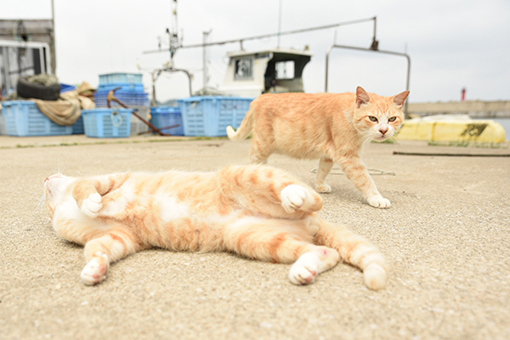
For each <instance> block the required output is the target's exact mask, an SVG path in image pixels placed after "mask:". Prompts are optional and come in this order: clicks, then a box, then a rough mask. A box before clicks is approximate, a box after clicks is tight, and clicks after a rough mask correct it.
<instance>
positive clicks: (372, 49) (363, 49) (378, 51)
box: [324, 33, 411, 115]
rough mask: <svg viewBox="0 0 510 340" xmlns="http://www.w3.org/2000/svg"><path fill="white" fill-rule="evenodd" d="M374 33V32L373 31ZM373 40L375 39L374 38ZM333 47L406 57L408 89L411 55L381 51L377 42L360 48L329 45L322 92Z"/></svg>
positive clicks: (405, 109) (407, 87) (326, 89)
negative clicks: (369, 46) (368, 46)
mask: <svg viewBox="0 0 510 340" xmlns="http://www.w3.org/2000/svg"><path fill="white" fill-rule="evenodd" d="M374 34H375V33H374ZM374 41H375V39H374ZM334 48H342V49H349V50H356V51H367V52H377V53H383V54H390V55H395V56H399V57H405V58H406V59H407V81H406V90H408V91H409V78H410V76H411V57H410V56H409V55H408V54H406V53H399V52H392V51H381V50H379V49H378V48H377V44H375V45H374V44H372V47H371V48H362V47H354V46H345V45H336V44H333V45H331V46H329V48H328V51H327V52H326V81H325V87H324V92H328V71H329V55H330V53H331V50H333V49H334ZM407 104H408V100H406V104H405V107H404V114H405V115H407Z"/></svg>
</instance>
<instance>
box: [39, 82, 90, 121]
mask: <svg viewBox="0 0 510 340" xmlns="http://www.w3.org/2000/svg"><path fill="white" fill-rule="evenodd" d="M94 91H95V89H94V88H93V87H92V86H91V85H90V84H89V83H87V82H83V83H82V84H81V85H80V86H78V88H77V89H76V90H74V91H68V92H64V93H61V94H60V99H58V100H55V101H48V100H40V99H33V98H32V99H29V100H32V101H34V102H35V103H36V104H37V107H38V108H39V110H41V112H42V113H44V114H45V115H46V116H47V117H48V118H49V119H51V120H52V121H53V122H55V123H57V124H60V125H67V126H69V125H73V124H74V123H76V121H77V120H78V119H79V118H80V116H81V110H82V109H83V110H91V109H94V108H95V107H96V104H95V103H94V101H93V100H92V99H90V98H89V96H90V95H91V94H92V93H93V92H94Z"/></svg>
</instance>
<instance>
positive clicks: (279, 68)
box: [275, 60, 294, 79]
mask: <svg viewBox="0 0 510 340" xmlns="http://www.w3.org/2000/svg"><path fill="white" fill-rule="evenodd" d="M275 67H276V79H294V60H287V61H277V62H276V63H275Z"/></svg>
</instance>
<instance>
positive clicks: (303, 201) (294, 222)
mask: <svg viewBox="0 0 510 340" xmlns="http://www.w3.org/2000/svg"><path fill="white" fill-rule="evenodd" d="M45 191H46V197H47V206H48V211H49V214H50V217H51V219H52V224H53V228H54V229H55V231H56V232H57V233H58V234H59V235H60V236H61V237H63V238H65V239H67V240H69V241H72V242H75V243H78V244H80V245H84V246H85V259H86V262H87V264H86V266H85V268H84V269H83V271H82V274H81V277H82V280H83V282H84V283H86V284H90V285H92V284H98V283H100V282H102V281H103V280H105V279H106V276H107V273H108V270H109V265H110V263H111V262H114V261H117V260H120V259H122V258H124V257H126V256H128V255H130V254H133V253H135V252H137V251H140V250H143V249H148V248H152V247H161V248H167V249H172V250H178V251H202V252H206V251H207V252H208V251H228V252H234V253H237V254H240V255H242V256H245V257H247V258H252V259H258V260H263V261H272V262H277V263H289V264H293V265H292V267H291V270H290V273H289V279H290V281H291V282H292V283H294V284H308V283H311V282H313V281H314V280H315V278H316V276H317V275H318V274H319V273H321V272H323V271H325V270H328V269H330V268H332V267H333V266H335V265H336V264H337V263H338V261H339V260H340V259H342V260H343V261H345V262H347V263H350V264H352V265H354V266H356V267H358V268H360V269H362V270H363V271H364V272H365V274H364V276H365V283H366V285H367V286H368V287H369V288H371V289H381V288H383V287H384V286H385V285H386V275H387V274H386V264H385V260H384V258H383V257H382V255H381V254H380V253H379V251H378V250H377V249H376V248H375V247H374V246H373V245H371V244H370V243H369V242H368V241H366V240H365V239H363V238H362V237H360V236H357V235H355V234H353V233H352V232H351V231H349V230H348V229H347V228H345V227H343V226H333V225H331V224H329V223H328V222H326V221H325V220H323V219H322V218H320V217H319V216H318V215H317V212H318V211H319V210H320V209H321V208H322V205H323V200H322V198H321V197H320V195H319V194H317V193H316V192H315V191H314V190H313V189H311V188H310V187H308V186H307V185H306V184H304V183H301V182H300V181H298V180H297V179H295V178H294V177H292V176H290V175H289V174H287V173H286V172H284V171H282V170H279V169H275V168H271V167H268V166H263V165H250V166H229V167H225V168H223V169H221V170H219V171H216V172H179V171H170V172H164V173H129V172H127V173H118V174H111V175H104V176H97V177H90V178H71V177H66V176H64V175H62V174H56V175H53V176H51V177H49V178H48V179H46V181H45Z"/></svg>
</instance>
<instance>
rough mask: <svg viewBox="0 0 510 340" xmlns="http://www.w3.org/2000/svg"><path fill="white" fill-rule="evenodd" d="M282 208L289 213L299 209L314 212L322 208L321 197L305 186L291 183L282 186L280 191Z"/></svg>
mask: <svg viewBox="0 0 510 340" xmlns="http://www.w3.org/2000/svg"><path fill="white" fill-rule="evenodd" d="M281 200H282V206H283V209H285V211H286V212H287V213H289V214H292V213H294V212H296V211H297V210H301V211H304V212H314V211H317V210H319V209H320V208H322V199H320V197H319V196H318V195H317V193H314V192H313V190H312V189H309V188H307V187H304V186H301V185H298V184H291V185H289V186H286V187H285V188H283V190H282V192H281Z"/></svg>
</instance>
